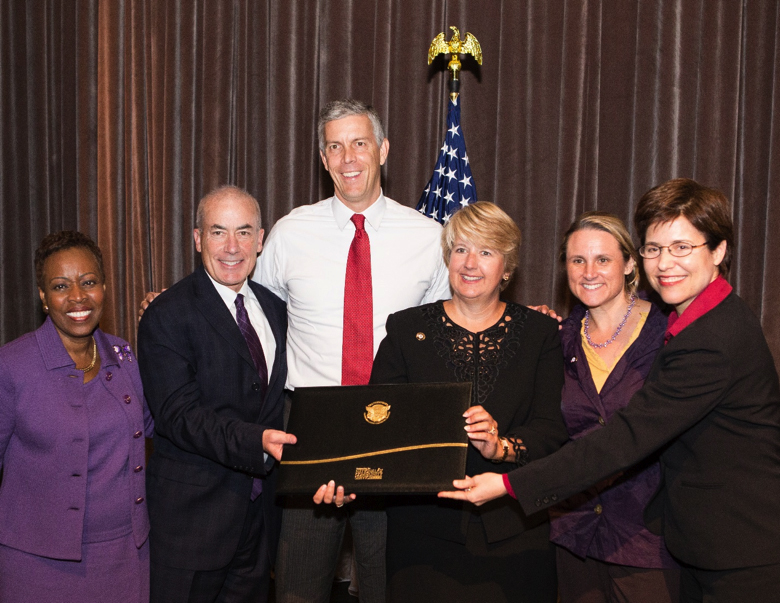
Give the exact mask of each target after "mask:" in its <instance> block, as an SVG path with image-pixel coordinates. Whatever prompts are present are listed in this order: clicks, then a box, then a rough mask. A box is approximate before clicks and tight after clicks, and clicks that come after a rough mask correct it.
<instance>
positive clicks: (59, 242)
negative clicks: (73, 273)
mask: <svg viewBox="0 0 780 603" xmlns="http://www.w3.org/2000/svg"><path fill="white" fill-rule="evenodd" d="M74 247H75V248H80V249H86V250H87V251H89V252H90V253H91V254H92V255H93V256H95V260H96V261H97V265H98V270H99V271H100V278H101V280H103V281H105V280H106V273H105V271H104V270H103V253H102V252H101V251H100V247H98V246H97V243H95V241H93V240H92V239H90V238H89V237H88V236H87V235H85V234H84V233H83V232H78V231H76V230H61V231H60V232H52V233H51V234H47V235H46V236H45V237H43V241H41V244H40V245H38V249H36V250H35V280H36V281H37V283H38V287H39V288H41V289H43V288H44V287H43V285H44V282H43V266H44V264H45V263H46V260H47V259H48V258H49V257H51V256H53V255H54V254H55V253H57V252H58V251H64V250H65V249H73V248H74Z"/></svg>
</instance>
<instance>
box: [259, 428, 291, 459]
mask: <svg viewBox="0 0 780 603" xmlns="http://www.w3.org/2000/svg"><path fill="white" fill-rule="evenodd" d="M297 441H298V438H296V437H295V436H294V435H293V434H291V433H287V432H284V431H279V430H278V429H266V430H265V431H264V432H263V450H265V451H266V452H267V453H268V454H270V455H271V456H272V457H274V458H275V459H276V460H277V461H281V460H282V451H283V450H284V446H285V444H295V443H296V442H297Z"/></svg>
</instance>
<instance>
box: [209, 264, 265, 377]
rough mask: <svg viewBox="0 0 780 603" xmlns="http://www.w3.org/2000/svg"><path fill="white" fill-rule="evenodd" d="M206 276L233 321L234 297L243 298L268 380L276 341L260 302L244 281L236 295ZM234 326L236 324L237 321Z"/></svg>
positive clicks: (228, 288)
mask: <svg viewBox="0 0 780 603" xmlns="http://www.w3.org/2000/svg"><path fill="white" fill-rule="evenodd" d="M206 274H207V275H208V277H209V279H210V280H211V282H212V283H214V287H215V288H216V290H217V293H219V296H220V297H221V298H222V301H224V302H225V305H226V306H227V308H228V310H230V314H231V315H232V316H233V320H236V297H237V295H238V293H241V294H242V295H243V296H244V307H245V308H246V313H247V314H248V315H249V322H251V323H252V326H253V327H254V329H255V332H257V336H258V338H259V339H260V345H262V346H263V355H264V356H265V365H266V366H267V367H268V377H269V378H270V377H271V371H272V370H273V368H274V358H275V357H276V339H274V334H273V333H272V332H271V325H270V324H269V322H268V319H267V318H266V317H265V314H264V313H263V309H262V308H261V307H260V302H259V301H257V298H256V297H255V294H254V291H252V289H251V288H250V287H249V283H248V282H247V281H244V284H243V285H242V286H241V290H240V291H239V292H238V293H236V292H235V291H233V290H232V289H231V288H230V287H226V286H225V285H222V284H220V283H218V282H217V281H215V280H214V279H213V278H211V275H210V274H209V273H208V272H206ZM236 324H238V321H237V320H236ZM266 385H267V384H266Z"/></svg>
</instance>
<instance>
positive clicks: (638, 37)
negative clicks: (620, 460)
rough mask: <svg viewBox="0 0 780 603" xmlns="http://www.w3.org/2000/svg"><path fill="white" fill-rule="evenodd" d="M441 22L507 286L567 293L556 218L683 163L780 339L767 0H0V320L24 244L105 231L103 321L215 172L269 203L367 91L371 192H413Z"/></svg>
mask: <svg viewBox="0 0 780 603" xmlns="http://www.w3.org/2000/svg"><path fill="white" fill-rule="evenodd" d="M450 25H455V26H457V27H458V28H459V29H460V31H461V35H465V33H466V32H467V31H468V32H471V33H473V34H474V35H476V36H477V38H478V39H479V41H480V43H481V44H482V47H483V53H484V63H483V65H482V66H481V67H480V66H477V65H476V64H475V63H474V62H473V61H472V60H470V59H469V58H467V59H464V63H463V65H464V67H463V72H462V74H461V82H462V84H461V102H462V114H461V124H462V127H463V131H464V133H465V135H466V136H467V139H468V149H469V158H470V161H471V167H472V170H473V174H474V179H475V182H476V184H477V187H478V190H479V192H480V195H481V198H482V199H485V200H491V201H495V202H496V203H498V204H499V205H500V206H501V207H503V208H504V209H505V210H506V211H507V212H508V213H509V214H510V215H511V216H512V217H513V218H515V219H516V220H517V221H518V223H519V224H520V227H521V229H522V231H523V235H524V243H523V246H522V249H521V253H522V259H521V263H520V266H519V268H518V274H517V277H518V278H517V279H516V282H515V283H514V284H513V285H512V287H511V288H510V289H509V290H508V297H510V298H512V299H515V300H517V301H520V302H522V303H548V304H551V305H553V306H554V307H556V308H557V309H560V310H561V311H562V312H566V311H567V310H568V305H569V304H570V302H571V300H570V299H569V297H568V295H567V291H566V282H565V278H564V275H563V272H562V269H561V267H560V264H559V262H558V260H557V255H558V247H559V243H560V238H561V235H562V233H563V231H564V230H565V229H566V228H567V227H568V225H569V223H570V222H571V220H572V219H573V218H574V217H575V216H576V215H577V214H579V213H580V212H582V211H585V210H588V209H601V210H605V211H610V212H613V213H616V214H617V215H619V216H620V217H621V218H623V219H624V220H626V221H628V222H629V223H630V219H631V216H632V213H633V210H634V207H635V205H636V202H637V200H638V198H639V197H640V196H641V195H642V194H643V193H644V192H645V191H646V190H647V189H648V188H650V187H651V186H654V185H655V184H658V183H659V182H662V181H664V180H667V179H669V178H672V177H678V176H687V177H692V178H695V179H697V180H699V181H701V182H703V183H705V184H707V185H710V186H714V187H717V188H720V189H722V190H723V191H724V192H725V193H726V195H727V196H728V197H729V198H730V199H731V201H732V203H733V207H734V222H735V227H736V240H737V245H736V253H735V256H734V263H733V267H732V276H731V281H732V283H733V284H734V285H735V288H736V290H737V292H738V293H739V294H740V295H742V296H743V297H744V298H745V299H746V300H747V302H748V303H749V304H750V306H751V307H752V308H753V309H754V311H755V312H756V313H757V314H758V315H759V317H760V318H761V320H762V324H763V325H764V328H765V332H766V335H767V338H768V340H769V341H770V345H771V346H772V349H773V351H774V353H775V357H776V358H778V359H780V317H778V316H777V313H775V312H773V311H772V309H773V303H772V302H773V301H774V300H776V299H778V297H780V284H778V283H780V278H778V276H780V274H779V271H780V269H779V268H778V264H777V262H774V261H772V260H775V259H776V258H777V257H778V253H777V252H776V251H775V250H776V249H777V243H778V238H779V237H780V234H778V233H780V208H778V207H777V197H778V193H779V192H780V180H779V178H780V176H778V174H777V169H774V170H773V169H772V168H773V167H775V166H777V165H778V159H777V158H778V157H780V100H779V97H780V94H779V93H778V89H780V86H778V84H780V67H779V65H780V4H778V2H776V0H745V1H742V2H735V1H734V0H626V1H621V2H612V1H607V0H554V1H549V0H493V1H491V2H479V3H477V2H469V1H466V0H431V1H430V2H418V1H417V0H382V1H379V0H376V1H373V0H288V1H286V2H282V1H280V0H269V1H267V2H251V1H249V0H199V1H198V2H187V1H185V0H134V1H128V0H76V1H74V2H63V1H62V0H8V1H6V2H3V3H2V4H0V88H2V90H3V94H2V95H1V97H0V135H1V136H0V138H2V145H1V146H0V216H2V220H0V236H2V241H1V242H0V262H1V264H0V265H2V277H1V278H0V343H5V342H7V341H10V340H11V339H13V338H15V337H18V336H19V335H21V334H22V333H24V332H26V331H30V330H32V329H34V328H35V327H37V326H38V324H40V321H41V319H42V314H41V312H40V305H39V303H38V301H37V290H36V286H35V275H34V270H33V265H32V260H33V253H34V250H35V248H36V246H37V244H38V242H39V241H40V239H41V238H42V237H43V236H44V235H45V234H46V233H48V232H50V231H53V230H59V229H62V228H78V229H81V230H83V231H85V232H87V233H88V234H90V235H91V236H93V237H95V238H96V239H97V241H98V243H99V244H100V245H101V247H102V249H103V252H104V255H105V258H106V268H107V272H108V279H109V280H108V286H109V293H110V295H109V298H108V299H109V304H108V307H107V310H106V314H105V318H104V320H103V327H104V328H105V329H106V330H108V331H111V332H114V333H116V334H118V335H120V336H122V337H125V338H127V339H130V340H131V341H134V339H135V328H136V311H137V307H138V304H139V302H140V300H141V298H142V297H143V295H144V293H145V292H146V291H147V290H159V289H160V288H162V287H166V286H169V285H171V284H172V283H174V282H175V281H177V280H178V279H180V278H181V277H183V276H184V275H185V274H187V273H189V272H190V271H191V270H192V269H193V268H194V266H195V265H196V263H197V261H198V260H197V254H196V253H195V249H194V245H193V242H192V228H193V225H194V219H195V209H196V206H197V201H198V199H199V198H200V197H201V196H202V195H203V194H204V193H205V192H207V191H208V190H209V189H211V188H213V187H215V186H217V185H219V184H224V183H232V184H236V185H238V186H241V187H244V188H246V189H247V190H249V192H251V193H252V194H253V195H255V196H256V197H257V198H258V200H259V201H260V204H261V207H262V210H263V217H264V226H265V228H266V230H268V229H270V227H271V226H272V225H273V223H274V222H275V221H276V220H278V219H279V218H280V217H281V216H283V215H284V214H286V213H288V212H289V211H290V210H291V209H293V208H294V207H296V206H299V205H302V204H306V203H312V202H314V201H317V200H318V199H320V198H323V197H324V196H327V195H330V194H331V193H332V185H331V183H330V178H329V177H328V175H327V173H326V172H325V171H324V169H323V168H322V167H321V163H320V160H319V155H318V148H317V129H316V119H317V114H318V111H319V108H320V107H321V106H322V105H323V104H324V103H326V102H328V101H329V100H332V99H335V98H341V97H346V96H354V97H357V98H360V99H363V100H365V101H367V102H369V103H371V104H373V105H374V106H376V107H377V109H378V110H379V112H380V114H381V115H382V117H383V119H384V120H385V124H386V126H387V133H388V138H389V140H390V154H389V157H388V162H387V165H386V167H385V168H384V170H383V173H384V190H385V192H386V194H388V195H389V196H391V197H392V198H394V199H396V200H398V201H399V202H401V203H403V204H406V205H408V206H414V205H415V204H416V202H417V200H418V199H419V196H420V193H421V191H422V188H423V187H424V185H425V183H426V182H427V180H428V178H429V177H430V173H431V170H432V168H433V166H434V163H435V160H436V156H437V153H438V146H439V144H440V143H441V140H442V138H443V132H444V128H445V123H444V122H445V119H444V118H445V112H446V79H447V74H446V72H445V71H444V67H445V65H446V61H445V59H443V58H442V57H439V58H437V59H436V61H434V64H433V65H431V66H428V65H427V60H426V59H427V50H428V46H429V45H430V42H431V40H432V39H433V38H434V37H435V36H436V34H438V33H439V32H442V31H443V32H445V35H446V36H447V39H449V37H450V35H451V32H450V30H449V26H450Z"/></svg>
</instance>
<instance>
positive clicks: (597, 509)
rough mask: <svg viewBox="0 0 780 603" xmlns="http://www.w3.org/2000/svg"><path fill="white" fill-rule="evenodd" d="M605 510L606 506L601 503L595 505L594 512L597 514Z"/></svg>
mask: <svg viewBox="0 0 780 603" xmlns="http://www.w3.org/2000/svg"><path fill="white" fill-rule="evenodd" d="M603 510H604V507H602V506H601V505H596V506H595V507H593V512H594V513H595V514H596V515H601V512H602V511H603Z"/></svg>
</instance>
